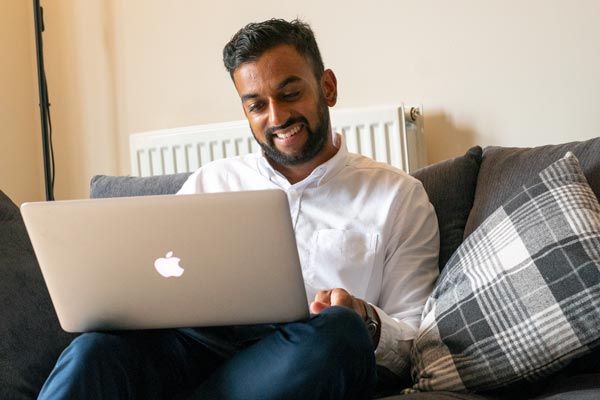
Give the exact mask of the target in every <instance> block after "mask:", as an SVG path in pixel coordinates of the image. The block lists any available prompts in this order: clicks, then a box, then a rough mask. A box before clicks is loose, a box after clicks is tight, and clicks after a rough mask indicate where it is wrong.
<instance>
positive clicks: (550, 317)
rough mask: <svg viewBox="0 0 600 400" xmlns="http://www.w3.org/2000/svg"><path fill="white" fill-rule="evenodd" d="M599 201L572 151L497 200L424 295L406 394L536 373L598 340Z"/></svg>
mask: <svg viewBox="0 0 600 400" xmlns="http://www.w3.org/2000/svg"><path fill="white" fill-rule="evenodd" d="M599 315H600V205H599V204H598V200H597V198H596V196H595V195H594V193H593V192H592V190H591V189H590V187H589V186H588V184H587V182H586V179H585V177H584V175H583V172H582V171H581V168H580V166H579V162H578V160H577V158H576V157H575V156H574V155H573V154H572V153H567V155H566V156H565V157H564V158H562V159H560V160H558V161H556V162H555V163H554V164H552V165H550V166H549V167H547V168H546V169H544V170H543V171H541V172H540V173H539V175H538V176H537V178H536V179H535V181H534V182H531V183H530V184H529V185H527V186H524V187H523V188H522V190H521V191H520V193H518V194H517V195H516V196H515V197H513V198H512V199H511V200H509V201H508V202H507V203H505V204H504V205H503V206H501V207H500V208H498V209H497V210H496V211H495V212H494V213H493V214H491V215H490V216H489V217H488V218H487V219H486V220H485V221H484V222H483V224H482V225H481V226H480V227H479V228H478V229H477V230H476V231H475V232H473V234H472V235H470V236H469V237H468V238H467V239H466V240H465V242H464V243H463V244H462V245H461V247H459V249H458V250H457V251H456V253H455V254H454V255H453V256H452V258H451V259H450V260H449V262H448V264H447V266H446V268H445V269H444V270H443V272H442V274H441V275H440V277H439V279H438V282H437V284H436V288H435V289H434V291H433V293H432V295H431V297H430V298H429V299H428V301H427V303H426V305H425V309H424V311H423V315H422V321H421V327H420V329H419V333H418V336H417V338H416V339H415V342H414V347H413V354H412V362H413V379H414V382H415V383H414V386H413V387H412V388H411V389H408V390H406V392H412V391H429V390H450V391H487V390H492V389H497V388H500V387H504V386H507V385H510V384H513V383H519V382H523V381H535V380H537V379H540V378H542V377H545V376H548V375H550V374H551V373H553V372H555V371H557V370H559V369H560V368H562V367H564V366H565V365H567V364H568V363H569V362H570V361H572V360H574V359H575V358H577V357H580V356H582V355H584V354H586V353H589V352H591V351H592V349H594V348H595V347H597V346H598V345H599V343H600V318H599Z"/></svg>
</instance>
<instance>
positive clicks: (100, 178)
mask: <svg viewBox="0 0 600 400" xmlns="http://www.w3.org/2000/svg"><path fill="white" fill-rule="evenodd" d="M190 175H191V172H182V173H179V174H172V175H160V176H148V177H137V176H107V175H96V176H94V177H93V178H92V181H91V184H90V198H104V197H127V196H148V195H159V194H174V193H177V191H178V190H179V189H181V186H182V185H183V183H184V182H185V181H186V179H187V178H188V177H189V176H190Z"/></svg>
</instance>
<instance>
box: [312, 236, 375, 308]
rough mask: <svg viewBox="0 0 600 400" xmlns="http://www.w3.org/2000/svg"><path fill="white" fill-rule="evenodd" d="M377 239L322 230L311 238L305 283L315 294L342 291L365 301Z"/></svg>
mask: <svg viewBox="0 0 600 400" xmlns="http://www.w3.org/2000/svg"><path fill="white" fill-rule="evenodd" d="M378 242H379V235H378V234H377V233H364V232H358V231H350V230H339V229H322V230H318V231H316V232H315V233H314V234H313V237H312V243H311V251H310V258H309V270H308V271H307V272H308V277H307V278H308V280H309V282H310V283H311V285H312V286H313V287H314V288H316V289H317V290H327V289H333V288H344V289H346V290H347V291H348V292H350V294H352V295H353V296H357V297H364V295H365V293H366V290H367V287H368V284H369V282H368V281H369V279H370V277H371V275H372V272H373V267H374V262H375V258H376V254H377V247H378V244H379V243H378Z"/></svg>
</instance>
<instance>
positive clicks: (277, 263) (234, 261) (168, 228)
mask: <svg viewBox="0 0 600 400" xmlns="http://www.w3.org/2000/svg"><path fill="white" fill-rule="evenodd" d="M21 211H22V214H23V219H24V220H25V225H26V226H27V231H28V233H29V236H30V238H31V241H32V244H33V248H34V250H35V253H36V256H37V258H38V262H39V264H40V267H41V269H42V274H43V276H44V279H45V281H46V285H47V286H48V290H49V292H50V297H51V298H52V302H53V304H54V308H55V309H56V313H57V315H58V319H59V321H60V324H61V326H62V328H63V329H64V330H65V331H68V332H85V331H92V330H115V329H146V328H148V329H150V328H171V327H197V326H216V325H237V324H260V323H277V322H289V321H295V320H300V319H303V318H306V317H308V315H309V312H308V301H307V298H306V293H305V289H304V282H303V279H302V271H301V267H300V262H299V258H298V249H297V247H296V240H295V236H294V232H293V228H292V222H291V217H290V212H289V207H288V202H287V196H286V195H285V193H284V192H283V191H280V190H263V191H249V192H234V193H217V194H199V195H179V196H175V195H167V196H145V197H129V198H112V199H92V200H73V201H56V202H39V203H25V204H23V205H22V206H21Z"/></svg>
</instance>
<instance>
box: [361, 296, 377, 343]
mask: <svg viewBox="0 0 600 400" xmlns="http://www.w3.org/2000/svg"><path fill="white" fill-rule="evenodd" d="M363 304H364V305H365V312H366V313H367V318H365V324H366V325H367V331H369V334H370V335H371V339H373V343H375V340H376V337H377V330H378V329H379V321H378V320H377V318H376V317H375V314H374V313H373V307H371V305H370V304H369V303H367V302H366V301H365V302H363Z"/></svg>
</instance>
